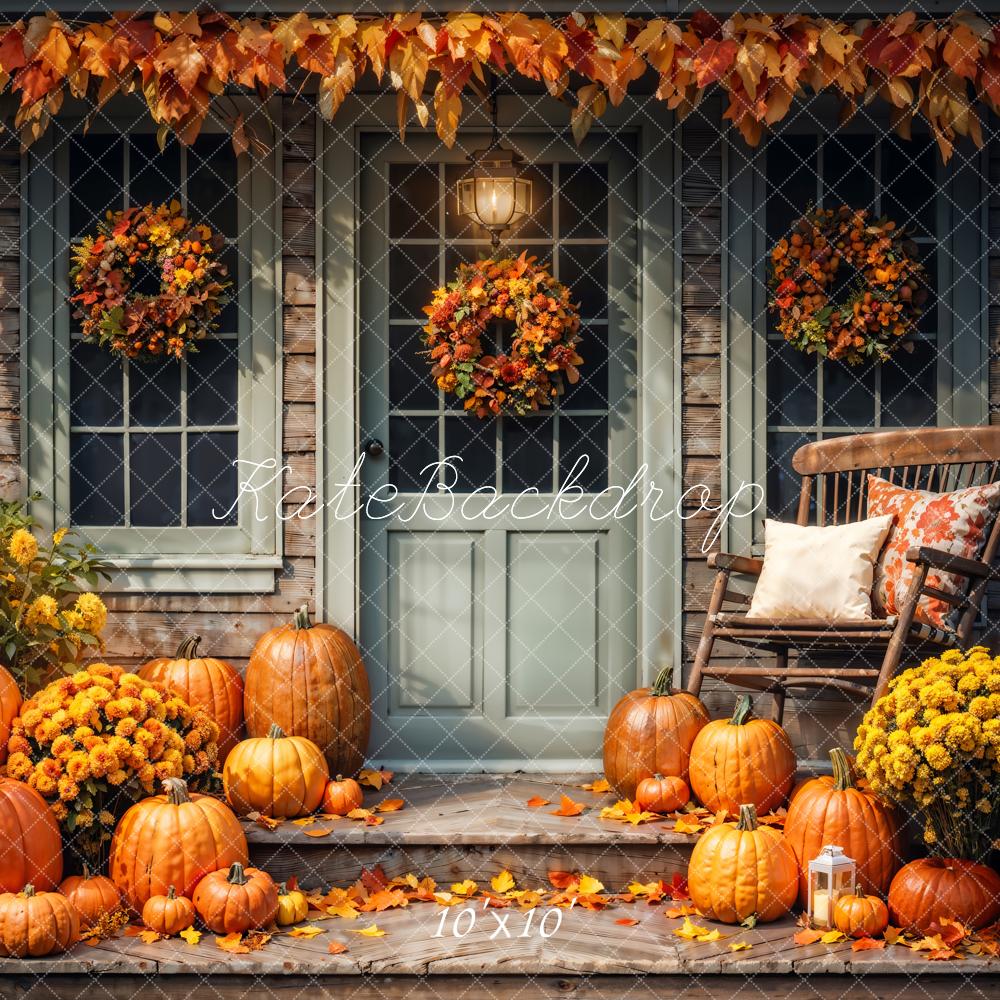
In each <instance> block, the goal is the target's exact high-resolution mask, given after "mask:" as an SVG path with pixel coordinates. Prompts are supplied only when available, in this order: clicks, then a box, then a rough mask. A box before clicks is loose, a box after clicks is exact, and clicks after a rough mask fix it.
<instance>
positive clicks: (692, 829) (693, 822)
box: [674, 816, 701, 834]
mask: <svg viewBox="0 0 1000 1000" xmlns="http://www.w3.org/2000/svg"><path fill="white" fill-rule="evenodd" d="M674 833H687V834H691V833H701V821H700V820H698V819H688V818H687V817H686V816H681V817H680V819H678V820H677V822H676V823H674Z"/></svg>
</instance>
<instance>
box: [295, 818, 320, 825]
mask: <svg viewBox="0 0 1000 1000" xmlns="http://www.w3.org/2000/svg"><path fill="white" fill-rule="evenodd" d="M315 822H316V817H315V816H303V817H302V818H301V819H293V820H292V826H312V825H313V823H315Z"/></svg>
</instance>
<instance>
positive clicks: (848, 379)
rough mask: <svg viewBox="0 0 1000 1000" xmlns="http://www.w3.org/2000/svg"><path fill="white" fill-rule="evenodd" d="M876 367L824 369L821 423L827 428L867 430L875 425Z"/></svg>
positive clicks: (831, 366) (838, 365)
mask: <svg viewBox="0 0 1000 1000" xmlns="http://www.w3.org/2000/svg"><path fill="white" fill-rule="evenodd" d="M875 376H876V366H875V365H871V364H865V365H856V366H852V365H847V364H844V362H842V361H829V362H827V363H826V364H824V365H823V422H824V423H825V424H827V425H828V426H830V427H844V426H849V427H867V426H870V425H871V424H874V423H875Z"/></svg>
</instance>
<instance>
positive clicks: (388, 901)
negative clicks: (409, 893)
mask: <svg viewBox="0 0 1000 1000" xmlns="http://www.w3.org/2000/svg"><path fill="white" fill-rule="evenodd" d="M409 903H410V901H409V899H407V897H406V893H405V892H403V890H402V889H382V890H381V891H380V892H376V893H373V894H372V895H371V896H369V897H368V901H367V902H366V903H365V904H364V905H363V906H361V907H360V909H361V910H362V912H365V913H369V912H372V911H374V912H376V913H380V912H381V911H382V910H389V909H393V908H395V907H400V906H408V905H409Z"/></svg>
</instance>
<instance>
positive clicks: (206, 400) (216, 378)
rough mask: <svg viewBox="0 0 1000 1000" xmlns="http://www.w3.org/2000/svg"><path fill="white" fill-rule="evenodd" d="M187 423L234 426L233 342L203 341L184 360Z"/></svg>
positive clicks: (236, 386)
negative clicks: (186, 367) (185, 366)
mask: <svg viewBox="0 0 1000 1000" xmlns="http://www.w3.org/2000/svg"><path fill="white" fill-rule="evenodd" d="M187 366H188V371H187V391H188V397H187V419H188V423H189V424H194V425H195V426H205V425H207V424H235V423H236V405H237V392H238V385H237V357H236V341H235V340H203V341H202V342H201V343H200V344H199V345H198V351H197V353H195V354H189V355H188V357H187Z"/></svg>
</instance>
